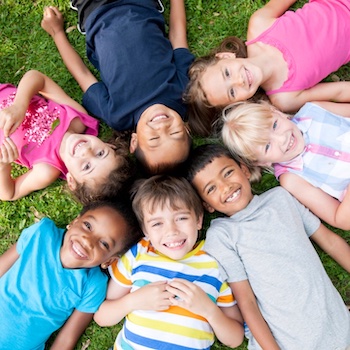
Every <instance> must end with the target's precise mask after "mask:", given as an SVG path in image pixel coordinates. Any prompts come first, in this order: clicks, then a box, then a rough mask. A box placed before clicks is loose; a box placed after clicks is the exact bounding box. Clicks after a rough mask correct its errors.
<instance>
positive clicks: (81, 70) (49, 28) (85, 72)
mask: <svg viewBox="0 0 350 350" xmlns="http://www.w3.org/2000/svg"><path fill="white" fill-rule="evenodd" d="M63 22H64V21H63V16H62V14H61V12H60V11H59V10H58V9H57V7H54V6H50V7H46V8H45V9H44V16H43V20H42V21H41V27H42V28H43V29H44V30H45V31H46V32H47V33H48V34H49V35H51V37H52V39H53V40H54V42H55V44H56V46H57V49H58V51H59V53H60V55H61V57H62V60H63V62H64V64H65V65H66V67H67V69H68V70H69V72H70V73H71V74H72V76H73V78H74V79H75V80H76V81H77V83H78V84H79V86H80V87H81V89H82V90H83V92H85V91H86V90H87V89H88V88H89V87H90V86H91V85H93V84H95V83H96V82H97V79H96V77H95V76H94V75H93V74H92V73H91V71H90V70H89V68H88V67H87V66H86V65H85V63H84V62H83V60H82V59H81V57H80V56H79V55H78V53H77V52H76V51H75V50H74V48H73V46H72V45H71V44H70V42H69V41H68V38H67V36H66V33H65V32H64V28H63Z"/></svg>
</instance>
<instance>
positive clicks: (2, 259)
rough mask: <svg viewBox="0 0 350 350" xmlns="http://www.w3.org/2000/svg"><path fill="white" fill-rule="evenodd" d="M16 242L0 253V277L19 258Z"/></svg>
mask: <svg viewBox="0 0 350 350" xmlns="http://www.w3.org/2000/svg"><path fill="white" fill-rule="evenodd" d="M16 246H17V243H15V244H14V245H12V246H11V247H10V248H9V249H8V250H6V252H5V253H3V254H2V255H0V278H1V277H2V276H3V275H4V274H5V273H6V272H7V271H8V270H9V269H10V268H11V266H12V265H13V264H14V263H15V262H16V260H17V259H18V258H19V255H18V253H17V250H16Z"/></svg>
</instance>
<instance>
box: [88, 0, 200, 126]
mask: <svg viewBox="0 0 350 350" xmlns="http://www.w3.org/2000/svg"><path fill="white" fill-rule="evenodd" d="M164 27H165V26H164V17H163V15H162V14H161V13H159V11H158V10H157V8H156V2H155V1H154V0H143V1H140V0H119V1H115V2H113V3H110V4H107V5H103V6H101V7H99V8H98V9H96V10H95V11H93V12H92V13H91V14H90V15H89V17H88V18H87V21H86V26H85V28H86V46H87V56H88V58H89V60H90V61H91V63H92V64H93V65H94V66H95V67H96V69H98V70H99V72H100V77H101V81H100V82H98V83H95V84H93V85H92V86H90V87H89V89H88V90H87V91H86V92H85V94H84V96H83V105H84V107H85V108H86V109H87V110H88V111H89V112H90V113H92V114H93V115H95V116H97V117H99V118H101V119H102V120H104V121H105V122H106V123H107V124H108V125H109V126H111V127H112V128H114V129H115V130H119V131H121V130H131V129H134V128H135V127H136V125H137V123H138V121H139V119H140V116H141V114H142V112H143V111H144V110H145V109H146V108H148V107H149V106H151V105H153V104H156V103H159V104H164V105H166V106H167V107H169V108H171V109H174V110H175V111H177V112H178V113H179V114H180V116H181V117H182V118H183V119H184V118H185V115H186V108H185V105H184V104H183V102H182V94H183V91H184V89H185V87H186V85H187V83H188V75H187V73H188V68H189V66H190V65H191V63H192V62H193V59H194V56H193V55H192V54H191V53H190V52H189V50H188V49H186V48H178V49H176V50H173V48H172V46H171V43H170V41H169V39H168V38H167V37H166V36H165V28H164Z"/></svg>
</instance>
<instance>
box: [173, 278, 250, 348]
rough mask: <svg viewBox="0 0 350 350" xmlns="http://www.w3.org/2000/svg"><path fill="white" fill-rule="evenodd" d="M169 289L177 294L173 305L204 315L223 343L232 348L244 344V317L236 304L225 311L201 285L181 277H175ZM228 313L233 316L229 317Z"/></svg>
mask: <svg viewBox="0 0 350 350" xmlns="http://www.w3.org/2000/svg"><path fill="white" fill-rule="evenodd" d="M167 290H168V291H169V292H171V293H173V294H174V295H175V296H176V297H174V298H172V304H173V305H176V306H180V307H182V308H184V309H187V310H189V311H191V312H193V313H194V314H196V315H200V316H202V317H204V318H205V319H206V320H207V321H208V322H209V324H210V325H211V327H212V328H213V331H214V333H215V335H216V337H217V338H218V339H219V340H220V341H221V342H222V343H223V344H225V345H227V346H230V347H231V348H235V347H237V346H239V345H240V344H242V341H243V337H244V330H243V326H242V318H241V317H240V315H239V313H238V310H236V309H237V307H236V306H232V307H231V308H227V309H232V310H226V311H225V312H223V309H226V308H222V309H221V308H219V307H218V306H217V305H216V304H215V303H213V302H212V300H211V299H210V298H209V297H208V295H207V294H206V293H205V292H204V291H203V290H202V289H201V288H200V287H199V286H197V285H196V284H194V283H192V282H189V281H187V280H184V279H180V278H175V279H174V280H173V281H172V282H170V283H169V285H168V287H167ZM228 314H230V315H231V317H232V316H233V317H232V318H231V317H229V316H228Z"/></svg>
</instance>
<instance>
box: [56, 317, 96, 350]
mask: <svg viewBox="0 0 350 350" xmlns="http://www.w3.org/2000/svg"><path fill="white" fill-rule="evenodd" d="M92 316H93V314H89V313H85V312H80V311H78V310H74V311H73V313H72V314H71V316H70V317H69V318H68V320H67V321H66V323H65V324H64V326H63V327H62V328H61V330H60V331H59V333H58V335H57V337H56V338H55V340H54V342H53V344H52V346H51V348H50V349H51V350H73V349H74V347H75V345H76V343H77V342H78V340H79V338H80V336H81V335H82V334H83V332H84V331H85V329H86V328H87V326H88V325H89V323H90V322H91V320H92Z"/></svg>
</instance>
